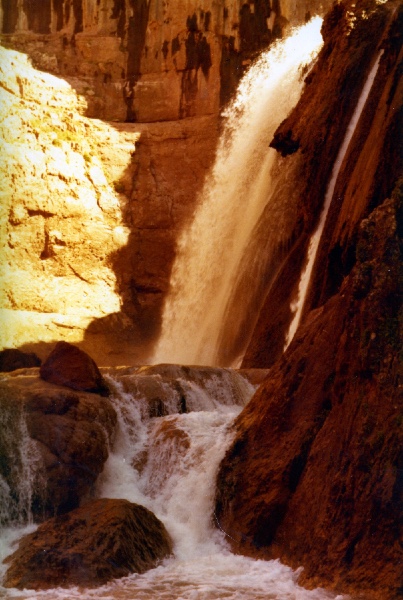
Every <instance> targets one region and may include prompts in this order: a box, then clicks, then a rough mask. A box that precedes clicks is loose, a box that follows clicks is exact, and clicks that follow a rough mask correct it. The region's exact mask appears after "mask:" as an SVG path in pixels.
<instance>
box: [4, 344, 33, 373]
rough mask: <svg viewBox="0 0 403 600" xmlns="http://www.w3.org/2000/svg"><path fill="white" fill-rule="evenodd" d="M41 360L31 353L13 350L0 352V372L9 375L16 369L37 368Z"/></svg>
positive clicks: (8, 349)
mask: <svg viewBox="0 0 403 600" xmlns="http://www.w3.org/2000/svg"><path fill="white" fill-rule="evenodd" d="M40 364H41V359H40V358H39V357H38V356H36V354H34V353H33V352H30V353H28V352H21V350H16V349H14V348H7V349H6V350H1V351H0V372H3V373H9V372H10V371H16V370H17V369H24V368H30V367H39V366H40Z"/></svg>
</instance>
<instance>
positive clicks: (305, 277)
mask: <svg viewBox="0 0 403 600" xmlns="http://www.w3.org/2000/svg"><path fill="white" fill-rule="evenodd" d="M382 52H383V50H381V52H380V53H379V55H378V58H377V60H376V61H375V63H374V65H373V67H372V69H371V71H370V73H369V75H368V77H367V80H366V82H365V85H364V87H363V89H362V92H361V95H360V97H359V99H358V102H357V106H356V107H355V111H354V113H353V116H352V117H351V119H350V123H349V124H348V127H347V130H346V133H345V136H344V140H343V143H342V145H341V146H340V149H339V152H338V154H337V158H336V160H335V163H334V165H333V170H332V174H331V177H330V181H329V185H328V187H327V190H326V194H325V201H324V203H323V208H322V212H321V214H320V217H319V223H318V226H317V228H316V230H315V231H314V233H313V234H312V237H311V239H310V242H309V248H308V255H307V263H306V267H305V269H304V271H303V273H302V275H301V279H300V282H299V285H298V297H297V300H296V301H295V302H294V303H293V304H292V305H291V309H292V311H293V312H294V316H293V319H292V321H291V324H290V327H289V330H288V333H287V339H286V344H285V349H286V348H288V346H289V344H290V343H291V341H292V339H293V337H294V335H295V333H296V331H297V329H298V326H299V323H300V320H301V316H302V311H303V309H304V304H305V299H306V296H307V293H308V290H309V283H310V280H311V275H312V271H313V267H314V264H315V260H316V254H317V252H318V248H319V243H320V240H321V237H322V233H323V229H324V227H325V223H326V217H327V214H328V212H329V208H330V205H331V203H332V198H333V194H334V188H335V187H336V182H337V177H338V176H339V172H340V169H341V166H342V164H343V160H344V157H345V155H346V152H347V150H348V146H349V144H350V142H351V138H352V137H353V135H354V131H355V128H356V127H357V124H358V121H359V119H360V117H361V113H362V111H363V110H364V106H365V104H366V101H367V99H368V96H369V93H370V91H371V88H372V84H373V83H374V79H375V77H376V74H377V71H378V67H379V61H380V59H381V56H382Z"/></svg>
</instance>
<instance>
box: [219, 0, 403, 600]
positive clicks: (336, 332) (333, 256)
mask: <svg viewBox="0 0 403 600" xmlns="http://www.w3.org/2000/svg"><path fill="white" fill-rule="evenodd" d="M401 32H402V7H401V5H399V4H398V3H397V4H396V3H393V2H391V3H387V4H386V5H383V6H380V5H379V4H376V3H375V2H374V3H373V2H366V1H363V2H358V3H356V5H355V4H350V3H339V4H337V5H335V6H334V8H333V10H332V11H331V12H330V14H329V15H328V17H327V18H326V19H325V22H324V26H323V33H324V38H325V46H324V48H323V51H322V53H321V55H320V57H319V61H318V63H317V66H316V68H315V70H314V71H313V72H312V73H311V74H310V76H309V80H308V81H309V85H308V86H307V88H306V91H305V94H304V95H303V97H302V99H301V101H300V103H299V104H298V105H297V107H296V109H295V111H294V112H293V113H292V114H291V115H290V117H289V118H288V119H287V120H286V121H285V122H284V123H283V124H282V126H281V127H280V128H279V130H278V132H277V135H276V136H275V139H274V142H273V143H274V145H275V147H277V148H278V149H279V150H280V151H281V152H283V153H284V154H285V155H287V154H288V153H290V152H296V151H298V149H299V151H300V152H302V156H303V161H302V162H303V165H304V167H302V168H303V169H305V170H304V180H303V181H304V184H305V185H306V187H305V196H304V205H303V210H302V223H301V231H302V232H303V233H302V234H301V237H300V238H299V239H300V240H301V239H302V240H303V236H304V232H305V235H306V232H307V231H309V226H307V224H308V223H310V222H311V221H312V220H314V215H315V214H317V213H318V205H319V202H320V197H323V188H324V186H325V184H326V180H327V177H328V176H329V174H330V171H331V168H332V161H333V160H334V158H335V155H336V148H337V147H338V145H339V144H340V137H342V135H343V134H342V133H341V131H342V130H343V126H342V124H343V123H346V121H348V118H347V115H346V114H345V113H346V111H347V103H348V102H351V98H354V97H355V98H357V97H358V95H359V88H358V89H357V88H356V87H355V83H356V82H358V81H361V84H360V86H362V81H363V80H364V79H365V73H367V72H368V67H369V65H370V63H371V61H373V60H374V59H375V57H376V55H377V53H378V51H379V47H380V46H381V47H382V49H383V55H382V58H381V63H380V67H379V70H378V76H377V78H376V80H375V83H374V87H373V91H372V93H371V96H370V97H369V100H368V103H367V110H366V111H365V112H364V113H363V116H362V120H361V122H360V123H359V125H358V128H357V130H356V133H355V135H354V137H353V139H352V143H351V144H350V148H349V153H348V155H347V157H346V159H345V162H344V163H343V166H342V170H341V175H340V178H339V181H338V183H337V184H336V192H335V199H336V200H335V204H334V205H333V206H332V207H331V210H330V213H329V214H330V216H329V218H328V222H327V225H326V227H325V231H324V234H323V242H322V244H321V247H320V249H319V259H318V261H317V266H316V268H315V270H314V275H313V284H312V286H311V292H310V294H309V295H308V300H307V305H306V307H305V314H304V317H303V320H302V325H301V326H300V329H299V330H298V332H297V335H296V337H295V339H294V341H293V342H292V343H291V345H290V346H289V348H288V350H287V351H286V353H285V354H284V356H283V357H281V358H278V359H277V360H276V355H277V356H278V351H277V349H276V344H277V343H278V338H277V337H276V329H275V319H276V318H278V317H279V314H280V315H281V314H283V315H284V307H282V306H281V305H280V304H279V303H277V304H276V302H275V300H276V298H275V296H274V295H272V296H271V301H272V302H273V303H274V305H273V306H274V308H273V311H272V312H271V313H270V311H269V309H268V308H267V307H269V306H270V304H267V306H266V314H265V317H264V320H263V319H261V321H260V324H258V328H257V332H256V337H255V339H254V340H253V342H252V345H251V347H250V349H249V353H248V355H247V358H246V360H245V363H246V364H250V365H256V364H266V365H268V364H270V363H272V365H273V366H272V368H271V370H270V373H269V376H268V377H267V379H266V381H265V382H264V383H263V384H262V386H261V388H260V389H259V391H258V392H257V393H256V395H255V396H254V398H253V399H252V400H251V402H250V404H249V405H248V406H247V407H246V408H245V409H244V411H243V413H242V414H241V415H240V417H239V418H238V419H237V420H236V422H235V431H236V437H235V441H234V443H233V445H232V447H231V448H230V450H229V451H228V453H227V455H226V457H225V459H224V461H223V463H222V464H221V469H220V473H219V476H218V484H217V496H216V516H217V519H218V522H219V524H220V527H221V528H222V529H223V530H224V531H225V532H226V533H227V534H228V541H229V543H230V544H231V545H232V547H233V549H234V550H235V551H237V552H241V553H246V554H250V555H252V556H260V557H265V558H267V557H280V558H281V559H283V560H284V561H286V562H288V563H289V564H291V565H292V566H294V567H297V566H298V565H303V566H304V573H303V578H302V580H303V582H304V583H305V584H308V585H312V586H314V585H317V584H318V583H319V582H321V583H324V584H325V585H326V586H329V587H333V588H334V589H336V590H338V591H342V592H350V593H352V594H353V597H355V595H358V597H363V598H365V599H372V598H376V599H382V600H386V599H393V600H395V599H397V598H399V597H401V593H402V589H403V587H402V586H403V581H402V571H401V565H402V561H403V551H402V531H401V515H402V509H403V504H402V472H403V471H402V447H403V445H402V442H403V439H402V426H401V425H402V417H403V396H402V375H403V357H402V354H401V348H402V339H403V320H402V298H403V293H402V292H403V290H402V264H403V263H402V249H403V239H402V233H403V232H402V227H401V223H402V197H403V196H402V193H403V187H402V185H403V180H402V174H403V165H402V152H401V151H399V144H401V139H402V138H401V132H402V129H401V127H402V104H403V102H402V101H403V88H402V81H401V78H400V75H399V74H400V73H401V65H402V36H401ZM355 36H357V37H355ZM357 61H358V62H357ZM363 61H364V62H363ZM364 65H367V66H366V67H364ZM331 74H332V75H331ZM330 75H331V76H330ZM337 82H338V83H337ZM333 85H335V86H336V87H335V88H334V90H333V91H332V86H333ZM325 99H326V101H325ZM344 101H345V104H344V107H343V106H336V105H337V104H339V105H340V104H342V105H343V103H344ZM319 107H321V110H319ZM349 110H350V111H351V110H352V109H351V108H350V109H349ZM347 112H348V111H347ZM314 124H315V125H314ZM324 156H326V157H329V160H323V157H324ZM320 157H321V158H320ZM308 190H309V193H308ZM301 204H302V202H301ZM289 268H291V264H290V267H289ZM288 272H290V271H288ZM286 273H287V265H286V266H285V268H284V272H283V274H282V275H283V276H284V274H286ZM287 285H288V283H287V282H286V281H285V278H284V280H283V282H281V279H279V280H278V282H277V293H278V298H280V297H282V298H283V301H285V302H286V305H285V307H286V310H289V309H288V306H289V300H290V297H291V295H290V292H289V291H288V294H289V295H288V297H287V294H286V293H285V290H286V289H287ZM288 290H289V288H288ZM281 311H282V312H281ZM271 336H273V343H271ZM280 337H281V336H280ZM282 340H284V338H282ZM276 353H277V354H276ZM260 361H261V362H260ZM360 594H361V595H362V596H361V595H360Z"/></svg>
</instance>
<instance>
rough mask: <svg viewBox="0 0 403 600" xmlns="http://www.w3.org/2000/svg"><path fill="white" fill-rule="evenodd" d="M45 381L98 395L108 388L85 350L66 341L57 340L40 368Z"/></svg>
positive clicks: (107, 391)
mask: <svg viewBox="0 0 403 600" xmlns="http://www.w3.org/2000/svg"><path fill="white" fill-rule="evenodd" d="M40 375H41V377H42V379H44V380H45V381H49V382H50V383H55V384H56V385H63V386H65V387H69V388H72V389H73V390H80V391H83V392H92V393H94V394H99V395H100V396H108V395H109V388H108V386H107V385H106V382H105V381H104V378H103V377H102V375H101V373H100V371H99V369H98V367H97V365H96V364H95V362H94V361H93V360H92V358H91V357H90V356H88V354H87V353H86V352H83V351H82V350H80V349H79V348H77V347H76V346H73V345H72V344H69V343H68V342H58V343H57V344H56V346H55V348H54V349H53V351H52V352H51V353H50V354H49V356H48V358H47V359H46V360H45V362H44V363H43V365H42V366H41V368H40Z"/></svg>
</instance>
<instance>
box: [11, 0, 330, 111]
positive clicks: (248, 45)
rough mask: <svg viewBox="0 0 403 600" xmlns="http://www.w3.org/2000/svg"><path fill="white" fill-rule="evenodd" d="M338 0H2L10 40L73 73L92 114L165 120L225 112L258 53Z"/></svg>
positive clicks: (41, 62) (46, 64) (51, 67)
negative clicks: (288, 28) (223, 105)
mask: <svg viewBox="0 0 403 600" xmlns="http://www.w3.org/2000/svg"><path fill="white" fill-rule="evenodd" d="M329 5H330V2H319V1H318V0H309V1H308V0H303V1H300V2H289V1H288V0H286V1H284V2H282V1H279V0H253V1H252V0H250V1H248V2H243V1H242V0H221V1H220V2H215V1H213V0H208V1H207V2H200V1H197V0H186V1H185V0H181V1H180V2H170V1H169V0H166V1H165V2H158V1H156V0H100V1H97V2H95V0H73V1H72V0H53V1H51V0H46V1H45V2H41V3H38V2H27V1H26V0H17V1H14V0H2V3H1V12H0V23H1V32H2V34H3V40H4V41H5V43H7V44H8V45H10V46H11V47H13V48H14V49H21V50H22V51H24V52H28V54H29V55H30V56H31V57H32V58H33V60H34V64H35V65H36V66H38V67H40V68H43V69H44V70H46V71H50V72H52V73H55V74H59V75H62V76H63V77H69V78H71V79H72V82H73V83H74V84H75V85H76V86H77V89H78V90H79V91H80V93H82V94H83V95H84V96H85V97H86V98H87V101H88V109H87V110H88V112H87V115H88V116H96V117H98V118H102V119H106V120H119V121H142V122H150V121H161V120H176V119H181V118H185V117H190V116H195V115H201V114H212V113H217V111H218V109H219V105H220V101H221V102H222V101H226V100H228V98H229V97H230V95H231V93H232V92H233V91H234V88H235V86H236V83H237V81H238V79H239V76H240V74H241V72H242V66H245V63H247V62H248V61H249V60H250V58H251V57H252V56H254V55H255V54H256V53H257V52H259V50H261V49H262V48H263V47H266V46H268V44H269V43H270V42H271V41H272V40H273V39H275V38H277V37H281V35H282V31H283V29H284V28H285V27H286V26H287V25H288V24H290V23H292V24H295V23H298V22H299V23H300V22H303V20H304V19H305V17H306V15H307V14H309V13H310V12H315V13H316V12H317V11H319V10H322V11H323V10H324V8H325V7H326V6H329Z"/></svg>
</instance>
